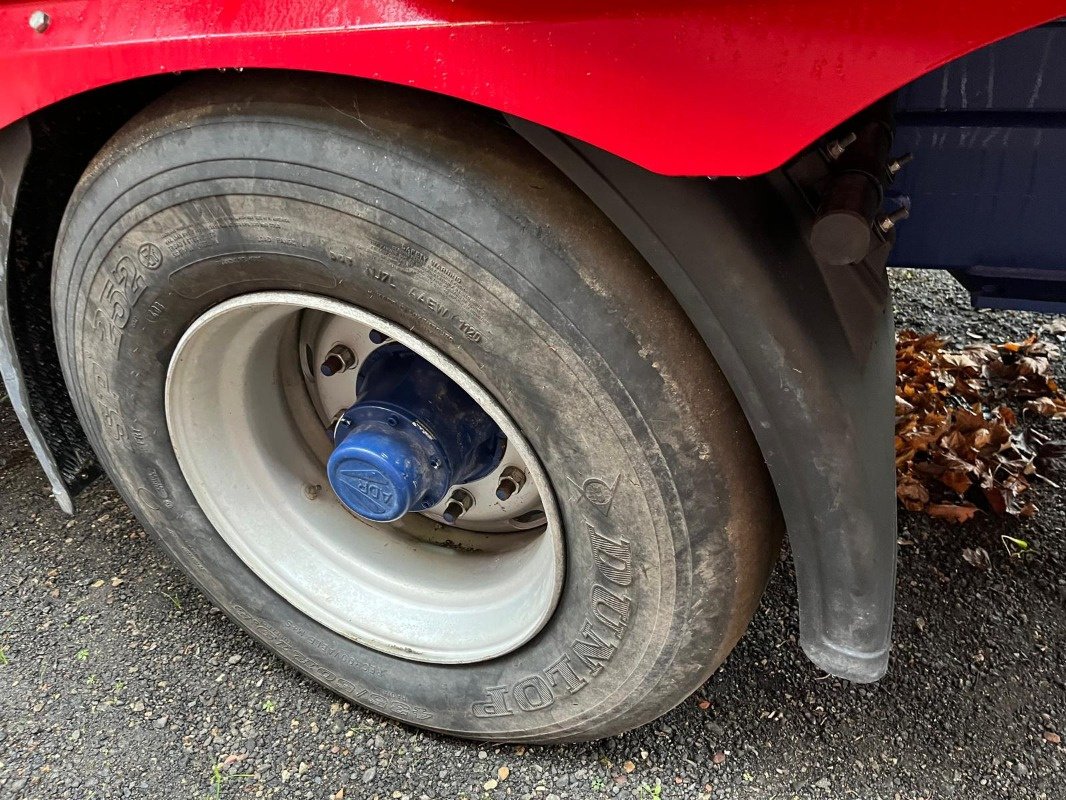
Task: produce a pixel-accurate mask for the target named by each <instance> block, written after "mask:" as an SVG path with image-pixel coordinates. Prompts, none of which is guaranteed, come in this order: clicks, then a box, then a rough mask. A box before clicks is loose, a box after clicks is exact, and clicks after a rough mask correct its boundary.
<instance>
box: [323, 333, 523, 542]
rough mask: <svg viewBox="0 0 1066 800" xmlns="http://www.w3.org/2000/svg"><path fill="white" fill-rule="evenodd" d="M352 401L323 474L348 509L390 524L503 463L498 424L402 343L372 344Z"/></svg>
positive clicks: (459, 388) (501, 438) (343, 416)
mask: <svg viewBox="0 0 1066 800" xmlns="http://www.w3.org/2000/svg"><path fill="white" fill-rule="evenodd" d="M356 398H357V402H356V403H355V405H353V406H352V407H351V408H349V409H348V410H347V411H345V412H344V414H343V415H342V416H341V418H340V420H339V421H338V422H337V425H336V427H335V428H334V434H333V443H334V446H333V453H332V454H331V455H330V457H329V462H328V464H327V466H326V472H327V474H328V476H329V482H330V486H332V487H333V491H334V492H335V493H336V495H337V497H338V498H339V499H340V501H341V502H342V503H344V505H345V506H347V508H348V509H349V510H351V511H352V512H353V513H355V514H358V515H359V516H360V517H364V518H366V519H369V520H374V521H375V522H393V521H395V520H398V519H399V518H400V517H402V516H403V515H404V514H406V513H408V512H409V511H423V510H425V509H427V508H430V507H432V506H434V505H436V504H437V503H439V502H440V501H441V500H443V499H444V497H445V496H446V495H447V493H448V490H449V489H450V488H451V487H452V486H455V485H457V484H462V483H467V482H469V481H473V480H477V479H478V478H481V477H484V476H485V475H487V474H488V473H489V472H491V471H492V470H493V469H495V468H496V466H498V465H499V463H500V458H501V457H502V456H503V450H504V445H505V439H504V436H503V434H502V432H501V431H500V429H499V427H498V426H497V425H496V423H495V422H493V420H492V418H491V417H490V416H489V415H488V414H486V413H485V412H484V411H483V410H482V409H481V407H480V406H478V404H477V403H476V402H474V400H472V399H471V398H470V396H469V395H467V394H466V392H464V391H463V390H462V388H461V387H459V386H458V385H457V384H456V383H454V382H453V381H452V380H451V379H450V378H448V376H447V375H445V374H444V373H443V372H441V371H440V370H438V369H437V368H436V367H434V366H433V365H432V364H430V363H429V362H428V361H426V360H425V359H423V358H422V357H421V356H418V355H417V354H415V353H413V352H412V351H410V350H408V349H407V348H406V347H404V346H403V345H400V344H387V345H384V346H383V347H380V348H378V349H377V350H375V351H374V352H373V353H372V354H371V355H370V356H369V357H368V358H367V359H366V362H365V363H364V364H363V366H362V368H361V369H360V370H359V377H358V379H357V382H356Z"/></svg>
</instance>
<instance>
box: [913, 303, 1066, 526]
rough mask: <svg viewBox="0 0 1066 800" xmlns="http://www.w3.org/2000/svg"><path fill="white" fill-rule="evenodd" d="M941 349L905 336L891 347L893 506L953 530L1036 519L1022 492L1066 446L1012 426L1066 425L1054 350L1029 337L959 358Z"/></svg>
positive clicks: (932, 340) (960, 353) (937, 343)
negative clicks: (986, 514)
mask: <svg viewBox="0 0 1066 800" xmlns="http://www.w3.org/2000/svg"><path fill="white" fill-rule="evenodd" d="M1060 329H1061V330H1060ZM1047 330H1049V331H1050V332H1051V333H1066V326H1063V325H1062V324H1061V323H1056V324H1055V326H1053V327H1050V328H1048V329H1047ZM947 344H948V343H947V341H946V340H944V339H941V338H940V337H938V336H937V335H935V334H927V335H924V336H923V335H918V334H916V333H914V332H912V331H903V332H901V333H900V334H899V335H898V336H897V338H896V495H897V497H899V500H900V502H901V503H903V505H904V507H905V508H908V509H910V510H911V511H924V512H925V513H927V514H929V515H930V516H933V517H939V518H941V519H946V520H950V521H952V522H966V521H967V520H969V519H972V518H973V516H974V515H975V514H976V513H977V512H978V510H979V509H985V510H988V511H991V512H993V513H995V514H1013V515H1020V516H1031V515H1033V514H1035V513H1036V506H1035V505H1033V503H1032V502H1030V501H1029V500H1028V499H1027V495H1026V492H1027V490H1028V489H1029V486H1030V483H1031V481H1032V480H1033V479H1034V478H1041V477H1042V476H1041V470H1042V469H1044V468H1046V465H1047V461H1048V460H1050V459H1053V458H1058V457H1061V456H1062V455H1063V454H1064V453H1066V444H1064V443H1063V442H1054V441H1050V440H1049V437H1047V436H1046V435H1043V434H1040V433H1038V432H1037V431H1034V430H1031V429H1026V428H1024V427H1021V426H1019V424H1018V416H1019V414H1021V415H1023V416H1027V415H1040V416H1045V417H1055V418H1066V393H1064V392H1063V391H1062V389H1060V388H1059V386H1058V384H1057V383H1056V382H1055V379H1054V378H1052V377H1051V376H1050V375H1049V372H1050V368H1049V367H1050V365H1049V361H1050V360H1051V359H1054V358H1055V357H1057V356H1058V353H1059V348H1058V347H1057V346H1056V345H1055V344H1053V343H1051V342H1048V341H1042V340H1041V339H1040V338H1039V337H1038V336H1037V335H1035V334H1034V335H1032V336H1030V337H1029V338H1028V339H1026V340H1025V341H1023V342H1006V343H1004V344H1000V345H990V344H971V345H967V346H966V347H963V348H961V349H957V350H955V349H948V347H947ZM1044 480H1049V479H1047V478H1044ZM1049 482H1050V481H1049Z"/></svg>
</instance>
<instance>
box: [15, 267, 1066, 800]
mask: <svg viewBox="0 0 1066 800" xmlns="http://www.w3.org/2000/svg"><path fill="white" fill-rule="evenodd" d="M894 283H895V289H896V292H897V307H898V312H897V321H898V323H899V324H900V325H901V326H906V327H914V328H917V329H920V330H938V331H941V332H945V333H949V334H952V335H954V336H955V337H956V338H958V339H960V340H963V341H965V340H966V339H967V338H976V337H980V338H982V339H986V340H994V341H998V340H1000V339H1002V338H1006V337H1021V336H1023V335H1025V334H1026V333H1028V332H1029V331H1031V330H1035V329H1036V328H1037V327H1038V326H1039V325H1040V324H1043V323H1045V322H1047V321H1048V318H1046V317H1035V316H1031V315H1019V314H1007V313H998V312H997V313H989V312H975V311H972V310H970V309H969V308H968V304H967V301H966V297H965V295H964V293H963V292H962V291H961V290H960V289H959V288H957V287H956V286H955V285H954V284H953V283H952V282H951V281H950V279H948V278H947V277H945V276H942V275H938V274H923V273H912V272H909V271H908V272H901V273H897V274H896V275H895V277H894ZM1058 369H1059V372H1060V374H1061V373H1062V365H1061V364H1060V365H1059V367H1058ZM827 424H832V421H831V420H830V421H827ZM1042 424H1043V425H1044V426H1045V427H1046V428H1047V429H1048V430H1049V431H1052V432H1054V433H1055V434H1056V436H1057V438H1066V425H1063V424H1057V425H1052V424H1049V423H1042ZM1052 477H1053V478H1055V479H1056V480H1057V481H1058V482H1059V483H1060V484H1061V483H1062V482H1063V481H1066V470H1060V471H1059V472H1058V474H1056V475H1052ZM1035 499H1036V501H1037V503H1038V505H1039V506H1040V513H1039V515H1038V516H1037V517H1036V518H1034V519H1032V520H1025V521H1016V520H1011V521H1002V520H997V519H991V518H988V517H981V518H979V519H978V520H977V522H976V524H971V525H968V526H966V527H962V528H956V527H949V526H947V525H945V524H939V523H936V522H934V521H930V520H927V519H925V518H921V517H918V516H915V515H910V514H907V513H901V517H900V523H899V536H900V539H901V542H903V545H902V546H901V548H900V557H899V573H898V606H897V616H896V639H895V649H894V653H893V659H892V665H891V671H890V673H889V676H888V677H887V678H885V679H884V680H883V681H881V682H880V683H878V684H875V685H872V686H855V685H849V684H847V683H844V682H842V681H839V680H836V679H834V678H829V677H827V676H825V675H823V674H821V673H820V672H819V671H818V670H816V669H815V668H814V667H813V666H812V665H811V664H809V663H808V662H807V661H806V660H805V659H804V657H803V656H802V654H801V653H800V651H799V648H798V646H797V644H796V631H797V619H796V611H795V589H794V578H793V572H792V567H791V562H790V560H789V558H788V555H787V552H786V553H785V554H783V556H782V559H781V562H780V564H779V566H778V569H777V570H776V572H775V574H774V576H773V579H772V580H771V583H770V587H769V589H768V591H767V593H766V596H765V597H764V599H763V603H762V606H761V608H760V610H759V612H758V614H757V615H756V618H755V620H754V621H753V623H752V625H751V628H750V630H749V632H748V635H747V636H746V637H745V639H744V640H743V641H742V642H741V643H740V645H739V646H738V647H737V649H736V650H735V651H734V653H733V654H732V656H731V657H730V658H729V660H728V661H727V662H726V664H725V665H724V666H723V667H722V668H721V669H720V670H719V671H718V672H717V673H716V674H715V675H714V676H713V677H712V678H711V679H710V680H709V681H708V682H707V684H706V685H705V686H704V687H703V688H702V689H701V690H700V691H699V692H698V693H697V694H696V695H695V696H693V697H692V698H691V699H689V700H688V701H686V702H685V703H683V704H682V705H681V706H679V707H678V708H677V709H675V710H674V711H673V712H671V713H670V714H668V715H667V716H665V717H663V718H662V719H661V720H659V721H657V722H655V723H653V724H650V725H648V726H646V727H644V728H641V729H639V730H636V731H633V732H631V733H629V734H626V735H624V736H619V737H616V738H613V739H608V740H604V741H599V742H594V743H591V744H587V745H578V746H568V747H549V748H538V747H528V748H520V747H515V746H510V745H503V746H487V745H485V744H472V743H467V742H462V741H457V740H454V739H449V738H446V737H442V736H437V735H434V734H428V733H422V732H419V731H417V730H415V729H413V728H410V727H406V726H404V725H401V724H398V723H394V722H391V721H389V720H386V719H384V718H382V717H379V716H377V715H375V714H373V713H370V712H367V711H364V710H362V709H360V708H358V707H352V706H349V705H347V704H345V703H344V702H343V701H341V700H340V699H338V698H337V697H336V696H334V695H332V694H331V693H330V692H328V691H326V690H325V689H322V688H320V687H318V686H317V685H316V684H314V683H313V682H311V681H310V680H309V679H307V678H305V677H303V676H302V675H300V674H298V673H297V672H295V671H294V670H293V669H291V668H289V667H288V666H286V665H285V664H283V663H282V662H281V661H280V660H279V659H277V658H275V657H274V656H272V655H270V654H269V653H268V652H266V651H265V650H264V649H262V648H261V647H259V646H258V645H256V644H255V643H253V642H252V641H251V640H250V639H248V638H247V637H246V636H245V635H244V634H243V633H242V632H241V631H239V630H238V629H237V628H236V627H235V626H234V625H232V624H231V623H230V622H228V620H227V619H226V617H225V616H224V615H223V614H221V613H220V612H218V610H217V609H214V608H212V607H211V605H210V603H208V602H207V601H206V600H205V599H204V598H203V597H202V596H201V595H200V594H199V593H198V592H197V590H196V589H194V588H193V587H192V586H191V585H190V584H189V582H188V581H187V580H186V579H185V578H184V576H183V575H182V573H181V572H180V571H179V570H178V569H177V568H175V567H172V566H171V565H170V564H169V563H168V562H167V561H166V560H164V558H163V557H162V556H161V554H160V553H159V551H158V550H157V549H156V548H155V546H154V545H153V544H152V542H151V540H150V539H149V538H148V537H147V536H146V534H145V533H144V532H143V530H142V529H141V528H140V526H139V525H138V524H137V522H136V521H135V520H134V519H133V517H132V515H131V514H130V513H129V511H127V509H126V507H125V505H124V504H123V502H122V501H121V499H120V498H119V497H118V495H117V494H116V492H115V491H114V490H113V489H112V488H111V486H110V485H109V484H108V483H107V482H106V481H100V482H98V483H97V484H96V485H94V486H93V487H92V488H91V489H90V490H89V491H88V492H87V493H86V494H85V495H83V496H82V497H81V498H80V499H79V506H80V511H79V513H78V515H77V516H76V517H75V518H73V519H69V518H67V517H65V516H63V514H62V513H61V512H60V511H59V510H58V509H57V508H56V506H55V505H54V503H53V501H52V499H51V497H50V495H49V492H48V487H47V484H46V483H45V480H44V478H43V476H42V474H41V472H40V470H39V468H38V467H37V466H36V464H35V462H34V460H33V456H32V454H31V452H30V449H29V447H28V446H27V445H26V443H25V442H24V440H23V439H22V437H21V434H20V432H19V430H18V424H17V422H16V421H15V418H14V415H13V413H12V411H11V409H10V407H9V406H8V405H7V404H6V403H4V404H2V405H0V654H2V656H0V798H77V799H78V800H81V799H82V798H86V799H88V798H125V797H131V798H140V797H166V798H185V797H189V798H206V797H210V798H243V797H277V798H289V797H291V798H334V800H338V798H342V797H343V798H363V797H366V798H372V797H375V796H376V797H380V798H395V799H399V800H403V799H404V798H436V797H440V798H462V797H465V798H471V800H473V799H474V798H478V799H479V800H481V799H482V798H497V797H513V798H540V799H541V800H559V799H560V798H593V797H620V798H626V797H630V798H647V799H648V800H652V799H653V798H675V797H676V798H695V797H713V798H719V797H721V798H727V797H738V798H778V797H780V798H790V797H798V798H866V799H873V798H901V799H906V800H909V799H910V798H942V797H957V798H966V799H967V800H970V798H997V797H1011V798H1015V797H1018V798H1021V797H1025V798H1049V799H1057V798H1066V766H1064V765H1066V747H1064V746H1063V745H1062V744H1056V743H1054V739H1055V734H1058V735H1059V736H1060V737H1061V738H1062V739H1063V740H1066V509H1064V508H1063V503H1062V502H1061V492H1060V491H1059V490H1057V489H1055V488H1053V487H1051V486H1050V485H1047V484H1041V485H1040V486H1039V487H1038V490H1037V493H1036V497H1035ZM1003 533H1008V534H1010V535H1012V536H1017V537H1020V538H1023V539H1026V540H1027V541H1029V542H1030V543H1031V545H1032V548H1031V550H1030V552H1028V553H1027V554H1026V555H1025V557H1024V558H1020V559H1019V558H1011V557H1010V556H1009V555H1008V553H1007V551H1006V549H1005V548H1004V547H1003V545H1002V543H1001V541H1000V539H999V537H1000V535H1001V534H1003ZM977 546H981V547H984V548H986V549H987V551H988V552H989V554H990V556H991V561H992V567H991V569H989V570H985V571H982V570H979V569H976V568H975V567H973V566H971V565H970V564H968V563H966V562H965V561H964V560H963V559H962V557H961V551H962V549H963V548H965V547H977ZM501 768H504V769H505V771H504V772H503V773H501Z"/></svg>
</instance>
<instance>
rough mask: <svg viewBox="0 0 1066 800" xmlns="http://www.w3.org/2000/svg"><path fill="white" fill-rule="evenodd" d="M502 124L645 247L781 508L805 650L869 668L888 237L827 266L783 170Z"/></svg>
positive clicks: (878, 551)
mask: <svg viewBox="0 0 1066 800" xmlns="http://www.w3.org/2000/svg"><path fill="white" fill-rule="evenodd" d="M508 122H509V123H510V124H511V125H512V127H513V128H514V129H515V130H516V131H518V132H519V133H520V134H521V135H522V136H523V137H525V138H526V139H527V140H528V141H529V142H530V143H531V144H532V145H533V146H535V147H536V148H537V149H538V150H540V151H541V153H543V154H544V155H545V156H546V157H547V158H549V159H550V160H551V161H552V162H554V163H555V165H556V166H557V167H558V168H559V169H560V170H562V171H563V172H564V173H565V174H566V175H568V176H569V177H570V179H571V180H573V181H574V182H575V183H576V184H577V185H578V186H579V187H581V189H582V190H583V191H585V192H586V193H587V194H588V195H589V197H591V198H592V200H593V201H594V202H596V203H597V204H598V205H599V207H600V208H601V209H602V210H603V211H604V212H605V213H606V214H607V216H608V217H610V219H611V220H612V221H613V222H614V224H615V225H616V226H617V227H618V228H619V229H620V230H621V231H622V232H623V233H624V234H625V235H626V236H627V237H628V238H629V239H630V241H631V242H632V243H633V244H634V246H635V247H636V248H637V249H638V250H639V251H640V252H641V253H642V254H643V256H644V257H645V258H646V259H647V261H648V262H649V263H650V264H651V266H652V267H653V268H654V269H655V270H656V272H657V273H658V274H659V276H660V277H661V278H662V279H663V281H664V282H665V283H666V285H667V286H668V287H669V288H670V289H671V291H672V292H673V294H674V295H675V296H676V297H677V299H678V301H679V302H680V303H681V305H682V307H683V308H684V310H685V311H686V313H687V314H688V316H689V317H690V318H691V319H692V321H693V323H694V324H695V326H696V328H697V329H698V330H699V332H700V334H701V335H702V337H703V339H704V341H705V342H706V343H707V346H708V347H709V348H710V350H711V352H712V353H713V355H714V357H715V358H716V360H717V361H718V363H719V365H720V366H721V368H722V371H723V372H724V373H725V375H726V378H727V379H728V380H729V382H730V384H731V386H732V388H733V390H734V392H735V393H736V395H737V397H738V399H739V401H740V404H741V406H742V407H743V409H744V412H745V414H746V415H747V418H748V422H749V423H750V425H751V428H752V431H753V432H754V434H755V437H756V439H757V440H758V442H759V445H760V446H761V448H762V452H763V456H764V458H765V460H766V464H767V467H768V468H769V470H770V475H771V477H772V479H773V482H774V485H775V487H776V489H777V495H778V499H779V502H780V505H781V509H782V512H783V513H784V517H785V522H786V526H787V529H788V537H789V543H790V546H791V548H792V553H793V558H794V562H795V567H796V579H797V584H798V594H799V605H800V644H801V646H802V648H803V650H804V652H805V653H806V654H807V656H808V657H809V658H810V659H811V661H813V662H814V663H815V664H816V665H817V666H819V667H821V668H822V669H824V670H825V671H826V672H829V673H831V674H833V675H837V676H839V677H842V678H847V679H849V680H852V681H856V682H870V681H874V680H877V679H878V678H880V677H881V676H882V675H883V674H884V673H885V671H886V669H887V666H888V652H889V646H890V639H891V630H892V614H893V602H894V583H895V556H896V499H895V468H894V449H893V432H894V429H893V414H894V405H893V402H894V401H893V385H894V376H895V361H894V357H895V350H894V337H893V325H892V307H891V297H890V292H889V287H888V281H887V276H886V274H885V268H884V261H885V256H886V255H887V252H886V251H887V247H883V248H881V251H880V252H877V253H875V254H873V255H872V256H871V257H869V258H868V259H867V260H866V261H865V262H863V263H862V264H859V265H857V266H848V267H825V266H823V265H820V264H819V263H818V262H817V261H815V259H814V257H813V256H812V255H811V252H810V250H809V248H808V247H807V245H806V242H807V234H808V233H809V224H810V223H809V219H810V217H811V214H810V208H809V207H808V206H807V204H806V203H805V202H804V200H803V197H802V195H801V193H800V192H799V191H798V189H796V188H795V187H794V186H793V185H792V184H791V182H790V181H789V180H788V179H787V178H786V177H785V175H784V173H781V172H779V173H776V174H773V175H770V176H766V177H760V178H753V179H747V180H734V179H719V180H714V181H712V180H708V179H706V178H672V177H665V176H662V175H657V174H654V173H651V172H648V171H646V170H644V169H642V168H640V167H638V166H636V165H635V164H632V163H630V162H627V161H623V160H621V159H619V158H616V157H615V156H612V155H610V154H608V153H606V152H604V151H602V150H598V149H597V148H594V147H592V146H590V145H587V144H584V143H582V142H578V141H576V140H573V139H570V138H567V137H565V136H562V135H560V134H558V133H556V132H554V131H551V130H549V129H547V128H543V127H540V126H538V125H534V124H532V123H529V122H525V121H523V120H519V119H515V118H509V119H508Z"/></svg>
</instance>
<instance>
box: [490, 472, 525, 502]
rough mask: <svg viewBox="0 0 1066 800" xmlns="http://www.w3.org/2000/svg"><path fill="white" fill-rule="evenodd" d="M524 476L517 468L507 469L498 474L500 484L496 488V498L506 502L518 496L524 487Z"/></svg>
mask: <svg viewBox="0 0 1066 800" xmlns="http://www.w3.org/2000/svg"><path fill="white" fill-rule="evenodd" d="M525 482H526V476H525V473H524V472H522V470H520V469H518V468H517V467H508V468H507V469H505V470H504V471H503V472H502V473H501V474H500V484H499V485H498V486H497V487H496V497H497V498H499V499H500V500H508V499H510V498H511V497H512V496H513V495H516V494H518V493H519V492H520V491H521V490H522V486H523V485H525Z"/></svg>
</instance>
